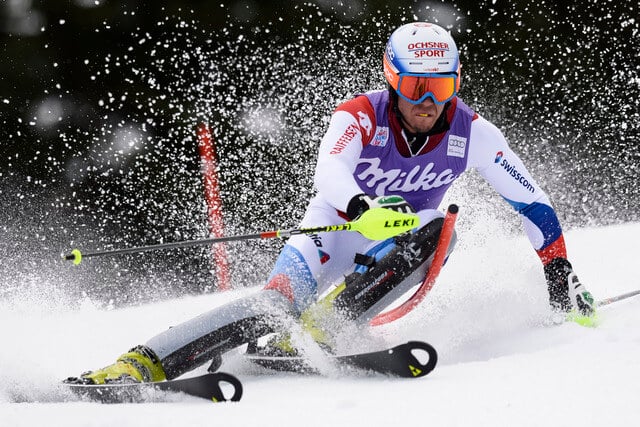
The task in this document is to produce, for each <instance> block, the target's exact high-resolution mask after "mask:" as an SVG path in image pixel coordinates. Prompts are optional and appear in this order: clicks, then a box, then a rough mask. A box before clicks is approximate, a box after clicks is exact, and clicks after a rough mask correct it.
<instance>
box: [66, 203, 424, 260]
mask: <svg viewBox="0 0 640 427" xmlns="http://www.w3.org/2000/svg"><path fill="white" fill-rule="evenodd" d="M419 225H420V218H419V217H418V216H417V215H416V214H407V213H402V212H396V211H393V210H391V209H386V208H373V209H369V210H368V211H365V212H364V213H363V214H362V215H360V216H359V217H358V218H356V219H355V220H353V221H349V222H346V223H344V224H337V225H327V226H320V227H309V228H294V229H290V230H273V231H263V232H260V233H253V234H243V235H237V236H221V237H212V238H208V239H198V240H185V241H180V242H172V243H163V244H157V245H149V246H138V247H133V248H125V249H114V250H109V251H100V252H87V253H82V252H80V250H79V249H74V250H72V251H71V253H70V254H68V255H63V256H62V258H63V259H64V260H65V261H73V263H74V264H75V265H78V264H80V262H82V258H90V257H97V256H111V255H124V254H133V253H140V252H147V251H155V250H164V249H176V248H186V247H191V246H200V245H209V244H212V243H222V242H235V241H240V240H252V239H271V238H282V239H286V238H289V237H291V236H295V235H297V234H316V233H327V232H333V231H357V232H359V233H360V234H362V235H363V236H364V237H366V238H367V239H371V240H385V239H388V238H390V237H393V236H396V235H398V234H401V233H404V232H406V231H409V230H411V229H412V228H415V227H418V226H419Z"/></svg>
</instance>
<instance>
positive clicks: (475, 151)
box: [78, 22, 595, 384]
mask: <svg viewBox="0 0 640 427" xmlns="http://www.w3.org/2000/svg"><path fill="white" fill-rule="evenodd" d="M383 72H384V76H385V79H386V81H387V83H388V88H387V89H386V90H378V91H372V92H368V93H365V94H361V95H358V96H356V97H354V98H353V99H350V100H348V101H346V102H344V103H342V104H341V105H339V106H338V107H337V109H336V110H335V112H334V113H333V115H332V118H331V121H330V124H329V127H328V130H327V132H326V134H325V135H324V137H323V139H322V141H321V143H320V147H319V154H318V161H317V166H316V171H315V179H314V182H315V186H316V188H317V195H316V196H315V197H314V198H313V199H312V200H311V201H310V203H309V205H308V207H307V210H306V213H305V215H304V218H303V219H302V222H301V226H302V227H310V226H317V225H325V224H336V223H342V222H345V221H349V220H353V219H355V218H358V217H359V215H361V214H363V213H364V212H365V211H367V210H368V209H372V208H386V209H392V210H396V211H402V212H417V213H418V215H419V216H420V218H421V224H428V223H430V222H431V220H433V219H434V218H437V217H441V216H442V214H441V213H439V211H437V208H438V206H439V204H440V202H441V201H442V199H443V197H444V194H445V192H446V191H447V189H448V188H449V187H450V186H451V184H452V183H453V182H454V181H455V180H456V179H457V178H458V177H459V176H460V175H461V174H462V173H463V172H465V171H466V170H469V169H472V168H474V169H476V170H477V171H478V173H479V174H480V175H481V176H482V177H483V178H484V179H485V180H486V181H487V182H488V183H489V184H490V185H491V186H492V187H493V188H494V189H495V190H496V191H497V192H498V193H499V194H500V195H501V196H502V197H503V198H504V199H506V201H507V202H508V203H509V204H510V205H511V206H512V207H513V208H514V209H515V211H516V212H517V213H518V214H519V215H520V216H521V218H522V221H523V225H524V230H525V232H526V234H527V236H528V238H529V240H530V242H531V244H532V246H533V247H534V249H535V250H536V252H537V254H538V255H539V257H540V260H541V261H542V264H543V266H544V273H545V277H546V280H547V287H548V291H549V302H550V305H551V308H552V310H554V311H556V312H562V313H569V312H573V313H577V315H579V316H586V317H590V316H594V315H595V311H594V310H595V307H594V300H593V298H592V296H591V294H590V293H589V292H588V291H587V290H586V289H585V287H584V286H583V285H582V284H581V283H580V281H579V280H578V278H577V276H576V274H575V273H574V271H573V268H572V266H571V263H570V262H569V261H568V260H567V251H566V248H565V243H564V238H563V234H562V229H561V227H560V224H559V221H558V218H557V216H556V213H555V211H554V209H553V208H552V206H551V204H550V201H549V198H548V197H547V195H546V194H545V192H544V191H543V190H542V188H541V187H540V186H539V185H538V183H537V182H536V181H535V180H534V179H533V177H532V176H531V175H530V174H529V172H528V171H527V169H526V168H525V166H524V164H523V163H522V161H521V160H520V159H519V158H518V156H517V155H516V154H515V153H514V152H513V151H512V150H511V149H510V148H509V146H508V144H507V142H506V140H505V137H504V136H503V135H502V133H501V132H500V130H498V128H497V127H496V126H494V125H493V124H492V123H490V122H489V121H487V120H486V119H484V118H483V117H481V116H480V115H479V114H478V113H476V112H474V111H473V110H472V109H471V108H470V107H468V106H467V105H466V104H465V103H464V102H463V101H462V100H461V99H460V98H459V97H458V96H457V94H458V91H459V89H460V81H461V68H460V61H459V57H458V50H457V47H456V44H455V42H454V40H453V39H452V37H451V36H450V34H449V33H448V32H447V31H446V30H444V29H443V28H441V27H439V26H437V25H434V24H431V23H425V22H415V23H410V24H406V25H403V26H401V27H399V28H398V29H396V30H395V31H394V32H393V33H392V35H391V37H390V38H389V40H388V42H387V45H386V49H385V51H384V55H383ZM394 244H395V243H394V242H393V240H391V241H387V242H382V243H381V242H372V241H370V240H368V239H366V238H365V237H363V236H362V235H360V234H358V233H350V232H347V231H341V232H334V233H319V234H317V235H311V236H308V235H297V236H293V237H292V238H291V239H289V240H288V242H287V244H286V245H285V247H284V248H283V250H282V252H281V254H280V256H279V257H278V259H277V261H276V264H275V267H274V269H273V272H272V274H271V276H270V278H269V280H268V282H267V285H266V286H265V288H264V290H262V291H260V292H258V293H257V295H254V296H250V297H248V298H244V299H241V300H239V301H237V302H232V303H229V304H227V305H225V306H223V307H220V308H216V309H214V310H211V311H210V312H208V313H205V314H203V315H201V316H199V317H197V318H195V319H192V320H190V321H187V322H185V323H183V324H180V325H177V326H175V327H173V328H170V329H168V330H167V331H165V332H162V333H160V334H159V335H157V336H155V337H153V338H152V339H151V340H149V341H148V342H147V343H146V344H145V345H142V346H138V347H136V348H134V349H132V350H131V351H129V352H128V353H126V354H124V355H122V356H121V357H120V358H119V359H118V360H117V362H116V363H115V364H113V365H110V366H107V367H106V368H103V369H99V370H96V371H93V372H89V373H86V374H83V375H82V376H81V377H80V378H79V379H78V381H79V382H83V383H96V384H100V383H104V382H105V381H106V382H110V381H159V380H163V379H165V378H175V377H177V376H179V375H181V374H183V373H184V372H187V371H189V370H191V369H194V368H195V367H197V366H200V365H202V364H203V363H206V362H207V361H209V360H211V359H213V358H215V357H217V356H218V355H220V354H221V353H222V352H224V351H227V350H229V349H231V348H234V347H237V346H239V345H242V344H243V343H246V342H248V341H250V340H253V339H255V338H256V337H259V336H262V335H264V334H267V333H269V332H272V331H274V330H275V329H276V326H274V325H276V324H277V322H278V321H277V320H274V319H277V317H278V316H279V314H280V313H283V312H286V313H291V314H293V315H294V316H300V315H301V313H304V312H305V310H306V309H307V308H308V307H309V306H311V305H312V304H313V302H314V301H316V299H317V298H318V295H320V294H322V293H323V292H325V291H326V290H327V289H328V288H329V287H330V286H331V285H332V284H335V283H336V282H338V281H340V279H341V278H343V277H344V275H345V272H348V271H352V270H353V268H354V261H353V260H354V255H355V254H370V255H373V256H374V257H375V258H376V259H379V258H380V257H381V256H382V255H381V254H384V253H386V252H388V250H389V247H393V245H394Z"/></svg>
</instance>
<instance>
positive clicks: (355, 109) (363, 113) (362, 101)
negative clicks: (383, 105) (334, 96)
mask: <svg viewBox="0 0 640 427" xmlns="http://www.w3.org/2000/svg"><path fill="white" fill-rule="evenodd" d="M335 111H346V112H347V113H349V114H351V115H352V116H353V117H354V118H355V119H356V120H357V122H358V127H359V128H360V133H361V134H362V146H365V145H367V144H369V143H370V142H371V141H372V140H373V136H374V134H375V131H376V113H375V111H374V110H373V105H371V102H370V101H369V98H367V97H366V96H364V95H360V96H357V97H355V98H353V99H350V100H349V101H346V102H343V103H342V104H340V105H339V106H338V108H336V110H335Z"/></svg>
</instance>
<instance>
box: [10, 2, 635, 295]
mask: <svg viewBox="0 0 640 427" xmlns="http://www.w3.org/2000/svg"><path fill="white" fill-rule="evenodd" d="M638 8H639V7H638V3H637V1H632V0H621V1H615V0H608V1H607V0H605V1H600V0H584V1H574V2H562V3H561V2H553V1H538V2H529V1H502V0H480V1H477V0H474V1H464V0H459V1H455V2H450V1H404V2H401V1H377V0H367V1H364V0H352V1H324V0H317V1H290V2H283V1H278V2H276V1H257V0H256V1H253V0H243V1H218V2H210V1H190V2H187V1H142V0H140V1H117V0H49V1H37V0H3V1H1V2H0V52H1V53H0V55H1V58H0V203H1V206H2V208H1V209H0V242H1V243H0V255H2V257H3V259H4V262H3V264H2V267H0V273H2V274H3V276H4V279H3V281H2V285H1V289H0V295H12V294H16V293H23V292H25V291H34V292H35V291H38V292H41V291H42V289H43V288H46V289H47V292H51V291H52V290H53V291H54V292H52V294H55V293H56V292H58V291H59V292H60V293H63V294H73V295H79V296H82V297H85V296H86V297H90V298H98V299H100V300H102V301H105V303H108V304H111V303H133V302H138V301H146V300H148V299H150V298H151V299H153V298H165V297H170V296H175V295H182V294H185V293H199V292H207V291H211V290H213V289H214V286H215V280H214V278H213V277H212V273H211V271H212V267H211V265H210V263H209V257H208V253H207V251H208V249H207V248H193V249H188V250H179V251H173V252H159V253H146V254H144V255H140V256H132V257H116V258H113V259H100V260H97V259H96V260H91V261H85V263H83V265H81V266H80V267H78V268H73V267H72V266H69V265H66V264H63V263H62V262H61V261H60V260H59V255H60V254H61V253H63V252H68V251H69V250H70V249H72V248H74V247H80V248H82V249H84V250H100V249H109V248H116V247H124V246H138V245H142V244H152V243H159V242H167V241H175V240H182V239H191V238H200V237H204V236H206V235H207V226H206V206H205V204H204V200H203V197H202V182H201V176H200V166H199V162H198V158H197V152H196V140H195V127H196V126H197V124H198V123H200V122H206V123H209V124H210V125H211V126H212V128H213V130H214V133H215V138H216V143H217V148H218V152H219V156H220V177H221V185H222V192H223V200H224V212H225V222H226V227H227V230H226V231H227V233H228V234H233V233H242V232H253V231H259V230H265V229H273V228H287V227H292V226H295V225H296V223H297V221H298V220H299V219H300V216H301V214H302V211H303V209H304V206H305V203H306V201H307V200H308V198H309V197H310V196H311V195H312V194H313V192H312V188H311V178H312V174H313V167H314V164H315V150H316V147H317V144H318V142H319V140H320V138H321V137H322V134H323V131H324V129H325V127H326V124H327V123H328V117H329V115H330V113H331V111H332V109H333V108H334V107H335V106H336V105H337V104H338V103H339V102H340V101H342V100H344V99H347V98H349V97H350V96H353V95H354V94H356V93H359V92H362V91H366V90H369V89H378V88H383V87H384V79H383V76H382V72H381V57H382V52H383V48H384V43H385V42H386V39H387V37H388V36H389V34H390V33H391V32H392V31H393V29H394V28H396V27H397V26H399V25H401V24H403V23H406V22H410V21H414V20H426V21H431V22H436V23H438V24H440V25H442V26H443V27H446V28H447V29H449V30H450V31H451V32H452V35H453V36H454V38H455V39H456V41H457V44H458V48H459V50H460V53H461V60H462V63H463V80H462V90H461V94H460V95H461V97H462V98H463V99H464V100H465V101H466V102H467V103H468V104H469V105H471V106H472V107H473V108H474V109H476V110H477V111H478V112H479V113H480V114H482V115H483V116H485V117H486V118H488V119H489V120H491V121H493V122H494V123H495V124H496V125H498V127H500V128H501V129H502V130H503V132H504V133H505V135H506V136H507V138H508V139H509V140H510V142H511V144H512V147H513V148H514V150H515V151H516V152H518V153H520V154H521V156H522V157H523V159H524V160H525V163H526V164H527V165H528V167H529V169H530V170H531V172H532V173H533V174H534V176H536V177H537V179H538V181H539V182H540V183H541V184H542V185H543V186H544V188H545V189H546V190H547V192H548V193H549V195H550V196H551V198H552V200H553V203H554V205H555V206H556V208H557V209H558V212H559V215H560V218H561V221H562V223H563V225H564V227H565V228H573V227H582V226H593V225H606V224H615V223H619V222H625V221H638V220H639V219H640V215H639V214H640V208H639V206H640V189H639V188H638V176H639V173H638V172H639V166H638V165H639V164H640V154H638V142H639V129H640V108H639V101H638V100H639V95H640V76H639V72H638V69H639V65H640V60H639V57H640V43H639V39H640V29H639V24H638V16H640V13H639V11H638ZM460 185H461V186H462V187H463V188H461V189H459V190H457V193H456V195H463V196H465V198H466V199H465V200H458V203H459V204H461V206H462V208H463V211H462V212H463V213H465V209H466V212H467V215H466V218H468V219H467V220H466V221H469V222H470V221H473V220H474V218H475V220H477V221H480V220H482V215H481V213H480V212H476V211H475V210H474V208H473V206H474V205H475V204H477V203H478V202H481V201H482V200H483V199H484V198H486V197H488V196H487V195H488V194H490V190H488V189H487V188H486V185H484V184H483V183H481V182H477V181H476V180H474V179H473V178H469V179H465V180H463V181H462V183H461V184H460ZM495 204H496V206H498V205H499V206H500V208H501V209H502V210H503V211H505V212H507V211H508V210H509V208H508V207H507V206H506V204H505V205H504V206H503V205H500V201H497V202H495ZM508 215H511V213H510V212H508ZM505 221H506V224H507V227H506V228H507V229H509V230H511V229H512V228H513V229H516V225H514V224H515V222H513V221H515V219H513V218H511V217H509V219H506V220H505ZM462 226H463V228H464V226H465V222H464V220H463V222H462ZM280 245H281V242H250V243H242V244H234V245H230V250H231V253H232V255H233V264H234V270H233V271H234V273H233V280H234V283H235V285H236V286H243V285H255V284H256V283H259V282H260V281H261V280H262V279H263V278H264V275H265V274H266V273H268V270H269V267H270V263H271V262H272V261H273V258H274V257H275V255H276V254H277V251H278V250H279V247H280ZM594 250H597V248H594Z"/></svg>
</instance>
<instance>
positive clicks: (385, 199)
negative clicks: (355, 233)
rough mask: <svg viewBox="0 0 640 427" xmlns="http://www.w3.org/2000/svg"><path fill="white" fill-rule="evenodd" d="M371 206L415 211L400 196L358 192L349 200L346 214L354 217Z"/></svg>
mask: <svg viewBox="0 0 640 427" xmlns="http://www.w3.org/2000/svg"><path fill="white" fill-rule="evenodd" d="M373 208H385V209H391V210H392V211H396V212H400V213H407V214H411V213H415V212H416V211H415V209H413V206H411V205H410V204H409V202H407V201H406V200H405V199H404V198H403V197H402V196H395V195H393V196H377V197H373V196H369V195H367V194H358V195H357V196H354V197H353V198H352V199H351V200H350V201H349V206H347V212H346V213H347V216H348V217H349V218H350V219H355V218H357V217H359V216H360V215H362V214H363V213H364V212H366V211H368V210H369V209H373Z"/></svg>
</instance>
